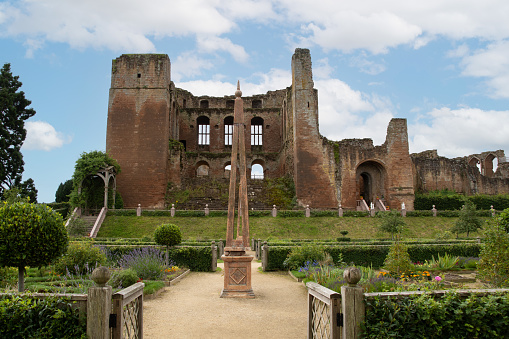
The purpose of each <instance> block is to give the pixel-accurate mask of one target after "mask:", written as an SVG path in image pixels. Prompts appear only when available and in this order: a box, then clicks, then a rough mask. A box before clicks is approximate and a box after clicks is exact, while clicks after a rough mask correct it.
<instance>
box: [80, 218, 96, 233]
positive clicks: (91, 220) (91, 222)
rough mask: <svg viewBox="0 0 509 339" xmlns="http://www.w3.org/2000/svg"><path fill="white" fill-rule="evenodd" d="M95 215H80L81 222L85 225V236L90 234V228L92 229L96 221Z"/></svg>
mask: <svg viewBox="0 0 509 339" xmlns="http://www.w3.org/2000/svg"><path fill="white" fill-rule="evenodd" d="M97 218H98V216H97V215H82V216H81V220H83V221H85V222H86V223H87V231H86V233H85V234H90V232H92V228H94V224H95V221H96V220H97Z"/></svg>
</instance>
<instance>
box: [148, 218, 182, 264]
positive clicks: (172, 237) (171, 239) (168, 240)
mask: <svg viewBox="0 0 509 339" xmlns="http://www.w3.org/2000/svg"><path fill="white" fill-rule="evenodd" d="M154 241H155V242H156V243H157V244H158V245H163V246H166V266H168V255H169V253H168V252H169V248H170V246H175V245H178V244H180V242H181V241H182V233H181V232H180V227H178V226H177V225H174V224H162V225H159V227H157V228H156V230H155V231H154Z"/></svg>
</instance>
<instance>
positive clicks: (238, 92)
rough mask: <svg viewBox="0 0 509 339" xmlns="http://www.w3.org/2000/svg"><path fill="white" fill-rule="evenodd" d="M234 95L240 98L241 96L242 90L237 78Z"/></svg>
mask: <svg viewBox="0 0 509 339" xmlns="http://www.w3.org/2000/svg"><path fill="white" fill-rule="evenodd" d="M235 96H236V97H237V98H240V97H241V96H242V91H241V90H240V81H239V80H237V90H236V91H235Z"/></svg>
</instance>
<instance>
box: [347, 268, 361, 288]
mask: <svg viewBox="0 0 509 339" xmlns="http://www.w3.org/2000/svg"><path fill="white" fill-rule="evenodd" d="M343 278H345V280H346V282H347V283H348V286H355V285H357V283H358V282H359V281H360V280H361V270H359V269H358V268H357V267H348V268H347V269H346V270H345V271H344V272H343Z"/></svg>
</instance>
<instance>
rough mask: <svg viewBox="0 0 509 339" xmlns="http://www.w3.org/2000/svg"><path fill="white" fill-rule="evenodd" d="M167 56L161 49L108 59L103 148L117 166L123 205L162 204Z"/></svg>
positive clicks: (167, 107)
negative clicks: (107, 89)
mask: <svg viewBox="0 0 509 339" xmlns="http://www.w3.org/2000/svg"><path fill="white" fill-rule="evenodd" d="M169 85H170V60H169V58H168V56H167V55H161V54H144V55H140V54H134V55H126V54H124V55H122V56H120V57H119V58H117V59H115V60H113V64H112V74H111V89H110V97H109V103H108V123H107V136H106V151H107V152H108V153H109V154H110V155H111V156H112V157H113V158H114V159H116V160H117V161H118V163H119V165H120V166H121V169H122V172H121V173H120V175H118V177H117V189H118V191H119V192H120V194H121V195H122V198H123V200H124V205H125V206H126V207H136V206H137V205H138V204H142V205H143V206H148V207H163V206H164V195H165V191H166V183H167V181H168V180H167V166H168V161H167V160H168V140H169V136H170V135H169V132H170V124H169V122H170V117H169V111H170V87H169Z"/></svg>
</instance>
